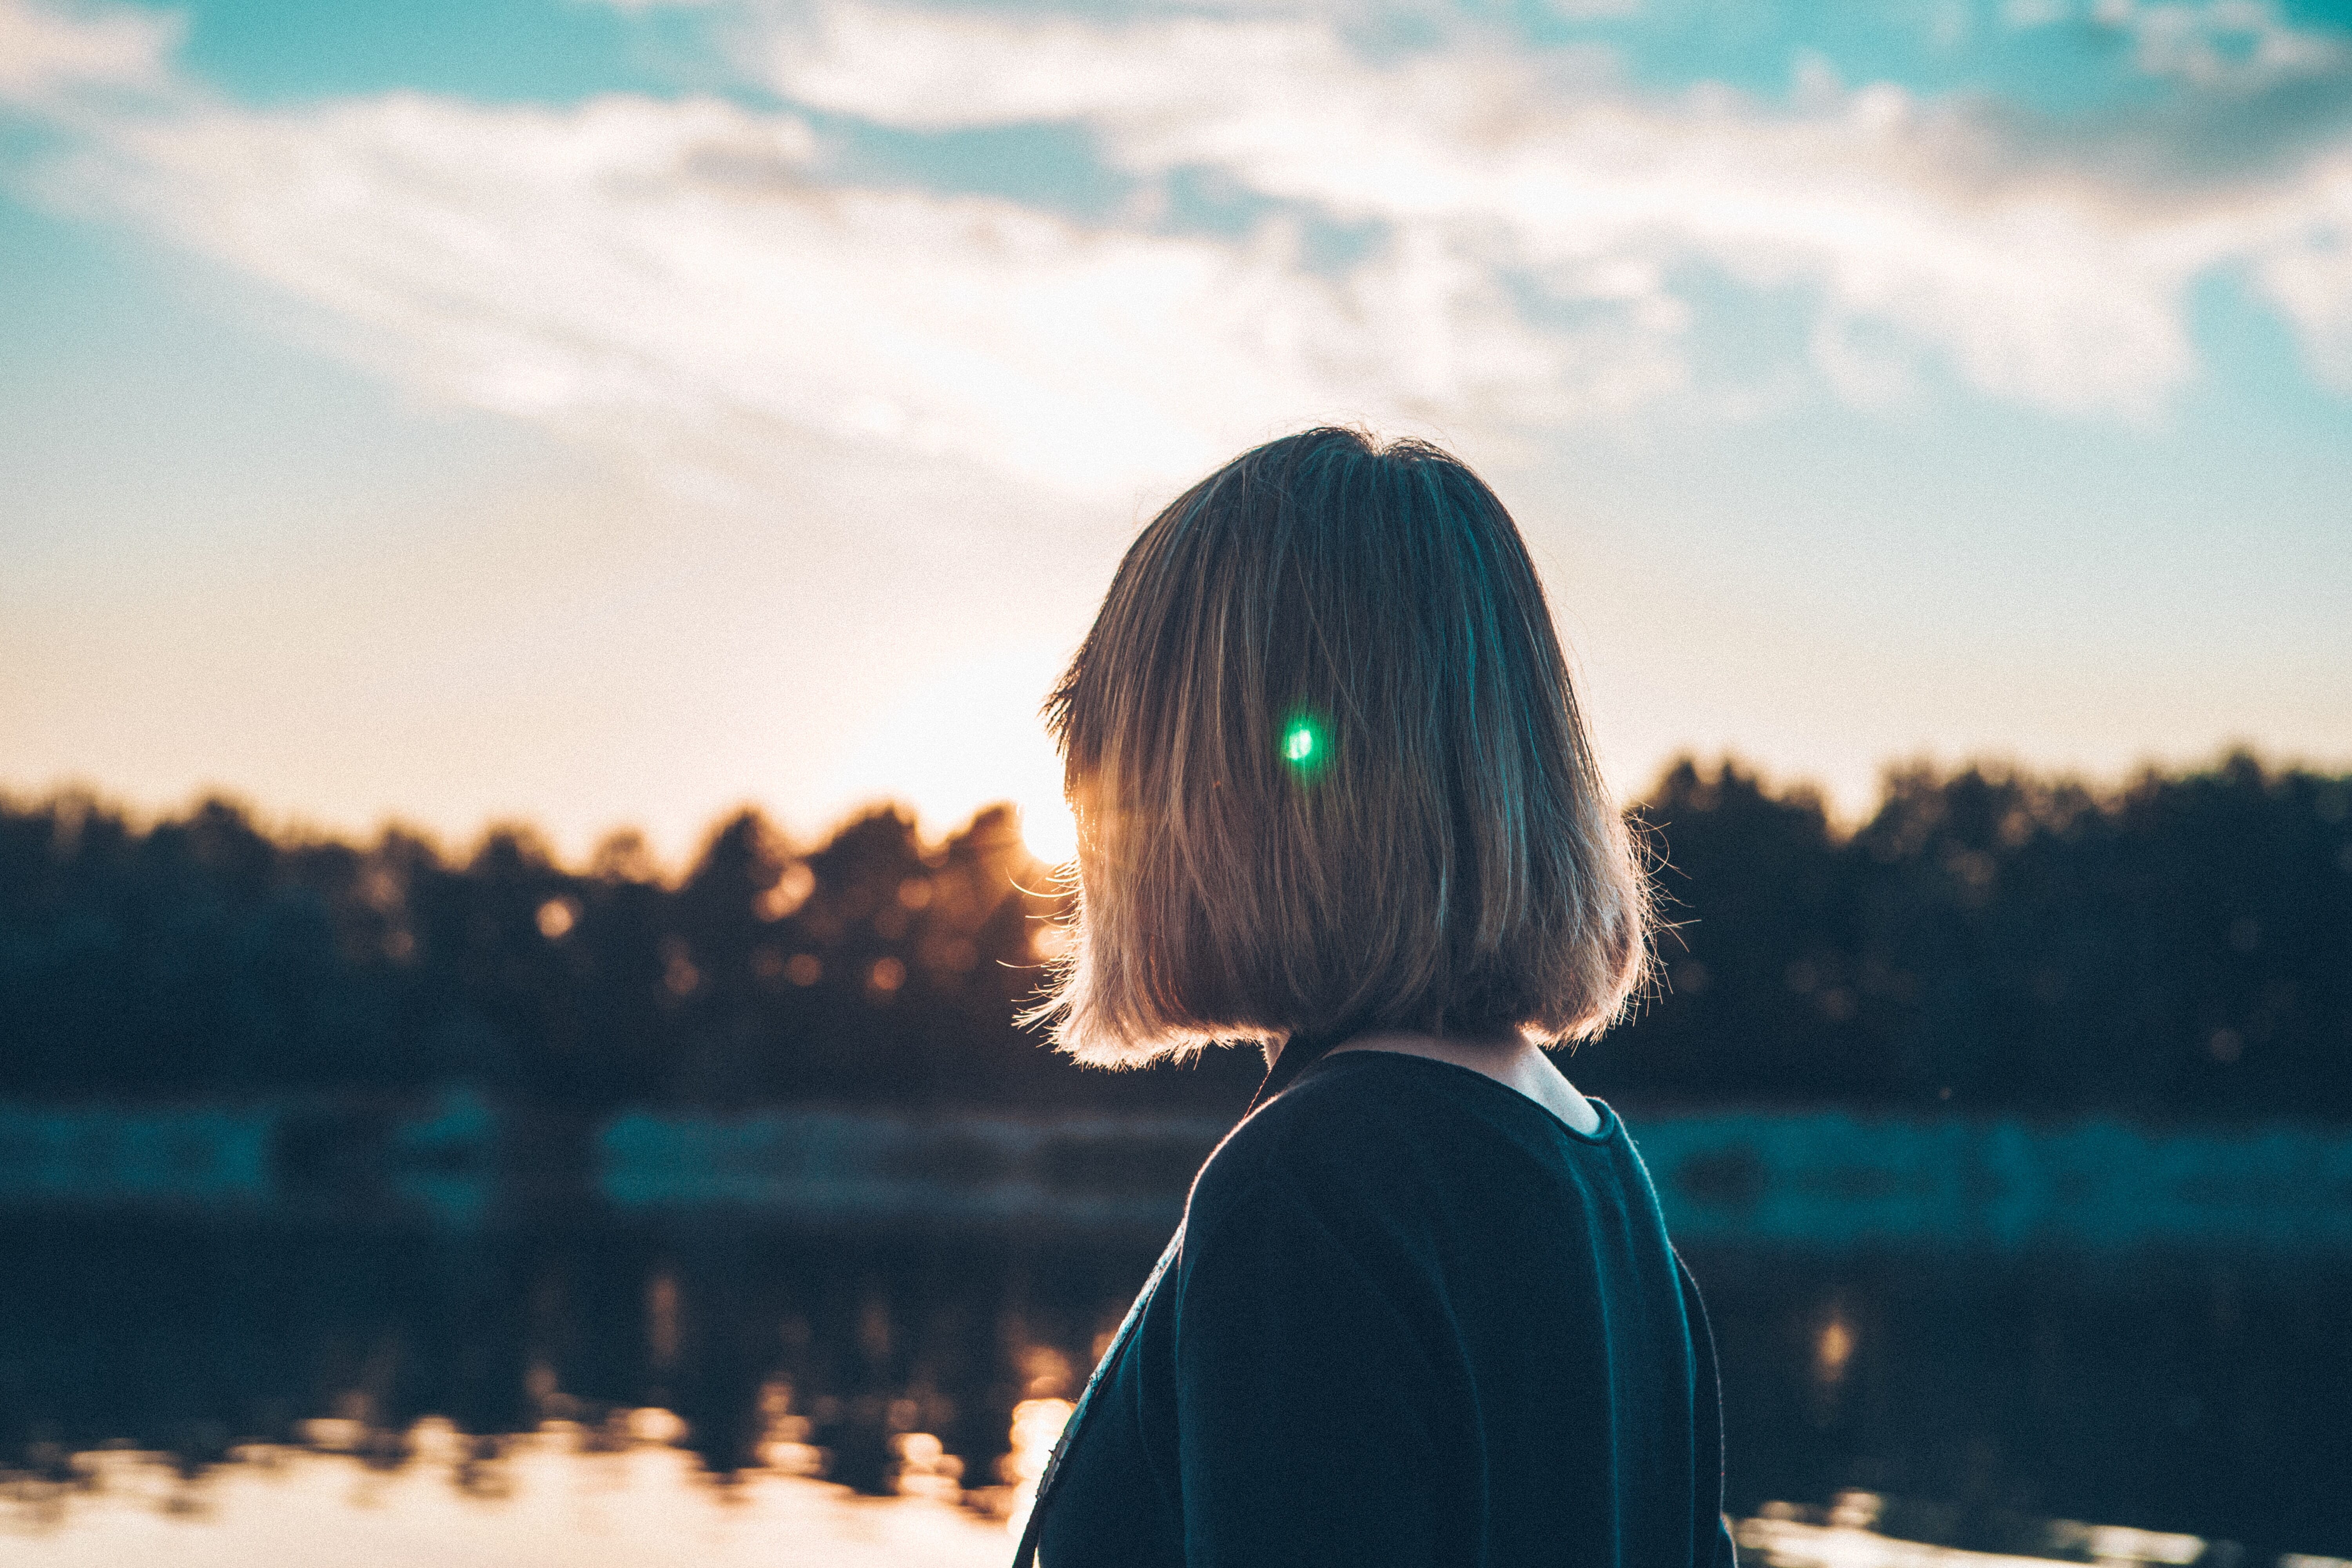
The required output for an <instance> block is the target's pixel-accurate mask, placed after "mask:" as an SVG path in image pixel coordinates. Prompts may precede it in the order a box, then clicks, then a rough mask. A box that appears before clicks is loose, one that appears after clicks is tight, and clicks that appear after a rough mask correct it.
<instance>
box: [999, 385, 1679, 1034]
mask: <svg viewBox="0 0 2352 1568" xmlns="http://www.w3.org/2000/svg"><path fill="white" fill-rule="evenodd" d="M1047 717H1048V719H1049V721H1050V722H1051V723H1052V726H1053V728H1054V731H1055V735H1056V738H1057V739H1058V740H1059V741H1060V742H1061V745H1062V750H1063V757H1064V760H1065V763H1066V779H1067V784H1068V788H1069V794H1070V800H1071V805H1072V806H1073V808H1074V810H1075V812H1076V816H1077V821H1078V837H1079V850H1078V889H1079V913H1078V925H1077V931H1076V942H1074V943H1073V944H1072V945H1071V948H1070V951H1069V956H1068V957H1067V958H1066V960H1065V961H1064V963H1063V966H1062V967H1061V969H1060V970H1059V971H1058V972H1057V973H1056V975H1055V985H1054V989H1053V992H1052V994H1050V995H1049V997H1048V998H1047V999H1046V1001H1045V1003H1044V1004H1043V1005H1041V1006H1040V1007H1039V1008H1038V1009H1037V1010H1036V1012H1035V1013H1034V1015H1033V1016H1035V1017H1040V1018H1050V1019H1051V1020H1053V1033H1054V1037H1055V1041H1056V1043H1057V1044H1059V1045H1060V1046H1061V1047H1063V1048H1064V1049H1066V1050H1068V1051H1069V1052H1071V1053H1072V1054H1073V1055H1076V1056H1077V1057H1078V1058H1081V1059H1083V1060H1087V1061H1091V1062H1096V1063H1100V1064H1104V1065H1113V1066H1124V1065H1139V1064H1141V1063H1143V1062H1147V1061H1150V1060H1154V1059H1157V1058H1162V1057H1166V1056H1170V1055H1176V1054H1182V1053H1185V1052H1189V1051H1191V1050H1193V1049H1196V1048H1198V1047H1201V1046H1202V1045H1205V1044H1208V1043H1210V1042H1212V1041H1219V1040H1229V1041H1244V1040H1251V1041H1275V1040H1282V1039H1286V1038H1287V1037H1290V1036H1292V1035H1294V1034H1302V1035H1326V1034H1329V1033H1332V1032H1335V1031H1340V1030H1346V1031H1350V1032H1352V1031H1355V1030H1360V1029H1371V1028H1384V1029H1418V1030H1425V1031H1428V1032H1432V1033H1437V1034H1445V1035H1464V1036H1466V1035H1488V1034H1496V1033H1501V1032H1503V1031H1506V1030H1508V1029H1511V1028H1515V1027H1516V1028H1520V1029H1524V1030H1526V1031H1528V1033H1529V1034H1531V1035H1532V1036H1533V1037H1536V1038H1538V1039H1541V1040H1544V1041H1547V1042H1549V1041H1556V1040H1561V1039H1572V1038H1579V1037H1584V1036H1587V1035H1590V1034H1592V1033H1594V1032H1596V1031H1597V1030H1599V1029H1600V1028H1601V1026H1604V1025H1605V1024H1607V1023H1608V1022H1609V1021H1610V1020H1611V1019H1612V1018H1613V1017H1614V1016H1616V1015H1617V1013H1618V1012H1619V1010H1620V1009H1621V1008H1622V1005H1623V1004H1624V1002H1625V999H1626V997H1627V995H1628V994H1630V993H1631V991H1632V990H1633V986H1634V984H1635V983H1636V982H1637V980H1638V979H1639V977H1640V974H1641V972H1642V969H1643V958H1644V954H1645V952H1646V951H1647V948H1646V940H1645V921H1646V913H1647V908H1646V896H1645V890H1644V883H1643V877H1642V873H1641V869H1640V868H1639V866H1638V865H1637V863H1636V861H1635V858H1634V851H1633V845H1632V843H1631V840H1630V837H1629V835H1628V834H1627V831H1626V829H1625V826H1624V825H1623V823H1622V820H1621V819H1620V818H1619V817H1618V816H1617V814H1616V812H1615V811H1614V810H1613V809H1612V807H1611V805H1610V804H1609V801H1608V797H1607V795H1606V792H1605V791H1604V790H1603V789H1602V787H1601V781H1600V778H1599V775H1598V773H1596V771H1595V769H1594V767H1593V763H1592V755H1591V746H1590V744H1589V743H1588V742H1587V740H1586V738H1585V734H1584V727H1583V723H1582V721H1581V720H1580V717H1579V715H1578V712H1577V708H1576V701H1575V698H1574V695H1573V694H1572V693H1571V691H1570V688H1569V679H1568V668H1567V665H1566V662H1565V660H1564V659H1563V658H1562V656H1561V653H1560V647H1559V637H1557V635H1556V634H1555V633H1554V631H1553V629H1552V622H1551V616H1550V612H1549V609H1548V608H1547V606H1546V605H1545V603H1544V597H1543V588H1542V585H1541V584H1539V583H1538V580H1537V577H1536V572H1535V567H1534V565H1533V563H1531V562H1530V561H1529V560H1528V552H1527V547H1526V545H1525V544H1524V543H1523V542H1522V541H1521V540H1520V538H1519V533H1518V530H1517V527H1516V526H1515V525H1514V524H1513V523H1512V521H1511V519H1510V515H1509V514H1508V513H1507V512H1506V511H1505V510H1503V506H1502V503H1501V502H1500V501H1499V500H1496V498H1495V495H1494V493H1493V492H1492V491H1491V490H1489V489H1487V488H1486V486H1485V485H1484V484H1483V483H1481V482H1480V481H1479V479H1478V478H1477V476H1475V474H1473V473H1471V472H1470V470H1469V469H1468V468H1465V467H1463V466H1462V465H1461V464H1460V463H1458V462H1456V461H1455V460H1454V458H1450V457H1448V456H1447V455H1446V454H1445V453H1444V452H1442V451H1439V450H1438V449H1436V448H1435V447H1429V446H1426V445H1423V444H1422V443H1419V442H1398V443H1395V444H1393V445H1391V446H1388V447H1380V446H1378V445H1376V444H1375V443H1373V442H1372V441H1370V440H1369V439H1367V438H1366V437H1364V436H1362V435H1360V434H1358V433H1357V432H1355V431H1352V430H1337V429H1318V430H1309V431H1307V432H1305V433H1303V434H1301V435H1297V436H1289V437H1284V438H1283V439H1281V440H1278V441H1272V442H1269V443H1267V444H1266V445H1265V446H1263V447H1257V448H1255V450H1252V451H1249V452H1245V453H1244V454H1243V455H1242V456H1241V457H1239V458H1235V459H1234V461H1232V462H1231V463H1228V464H1226V465H1225V466H1224V467H1223V468H1220V469H1218V470H1217V471H1216V472H1215V473H1213V474H1212V475H1210V476H1209V477H1208V478H1207V479H1203V480H1202V481H1201V482H1200V483H1199V484H1197V485H1195V486H1193V487H1192V489H1189V490H1187V491H1186V492H1185V493H1184V494H1182V495H1181V496H1180V497H1178V498H1177V499H1176V500H1175V501H1174V502H1172V503H1171V505H1170V506H1169V507H1168V509H1167V510H1164V511H1162V512H1161V513H1160V515H1159V516H1158V517H1157V518H1155V519H1153V520H1152V521H1151V523H1150V526H1149V527H1147V528H1146V529H1145V530H1144V531H1143V532H1142V534H1141V536H1140V537H1139V538H1138V539H1137V540H1136V542H1135V543H1134V545H1133V546H1132V547H1131V548H1130V549H1129V551H1128V552H1127V558H1126V559H1125V560H1124V561H1122V562H1121V563H1119V568H1118V575H1117V576H1116V577H1114V578H1113V579H1112V581H1111V586H1110V592H1109V593H1108V595H1106V597H1105V599H1104V601H1103V607H1102V611H1101V614H1100V615H1099V616H1097V618H1096V621H1095V625H1094V628H1093V630H1092V631H1091V632H1089V633H1088V634H1087V639H1086V642H1085V644H1084V645H1083V646H1082V647H1080V648H1079V649H1078V652H1077V655H1076V658H1073V659H1072V660H1071V662H1070V667H1069V669H1068V670H1067V672H1066V674H1065V675H1064V677H1063V679H1062V681H1061V684H1060V685H1059V687H1057V688H1056V689H1055V692H1054V695H1053V697H1052V698H1051V699H1050V700H1049V701H1048V703H1047Z"/></svg>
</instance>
